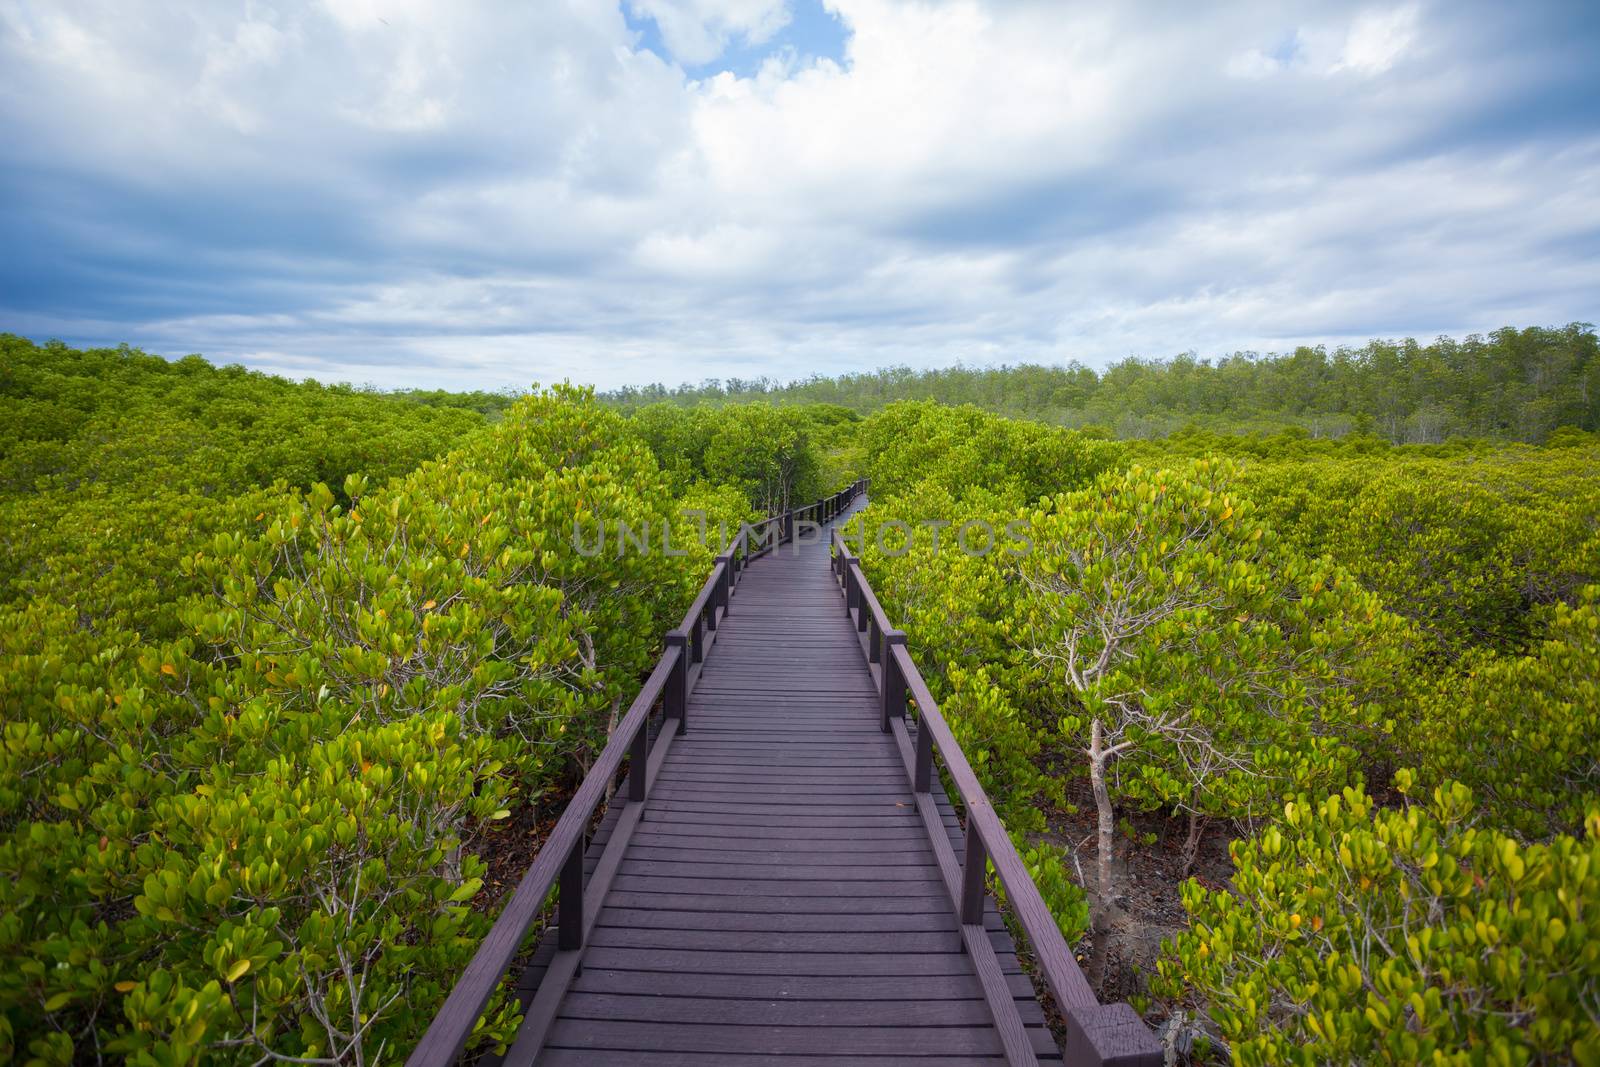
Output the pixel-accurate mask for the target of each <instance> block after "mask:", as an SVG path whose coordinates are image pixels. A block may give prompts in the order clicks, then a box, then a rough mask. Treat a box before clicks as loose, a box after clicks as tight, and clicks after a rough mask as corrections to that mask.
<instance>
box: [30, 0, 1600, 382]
mask: <svg viewBox="0 0 1600 1067" xmlns="http://www.w3.org/2000/svg"><path fill="white" fill-rule="evenodd" d="M829 7H830V9H831V10H833V11H835V12H836V13H837V15H838V17H839V18H840V19H841V20H842V22H843V24H844V25H845V26H846V28H847V29H848V31H849V33H850V37H849V40H848V45H847V53H846V55H845V56H843V57H842V58H841V60H840V61H838V62H835V61H833V60H831V59H819V60H801V59H799V58H797V56H796V55H795V53H793V52H787V53H784V54H783V55H781V56H777V57H775V58H773V59H772V60H770V61H769V62H767V63H766V64H764V65H762V66H761V67H760V69H759V71H758V73H756V74H755V75H754V76H751V77H738V76H735V75H734V74H732V73H722V74H719V75H717V76H714V77H708V78H704V79H701V80H691V79H689V78H686V77H685V75H684V74H683V72H682V70H681V69H680V66H678V65H674V64H673V63H671V62H667V61H663V60H662V59H660V58H658V57H657V56H655V55H653V54H651V53H650V52H648V51H645V50H643V49H641V48H640V47H638V43H637V41H636V40H635V35H634V34H633V33H631V32H630V30H629V28H628V26H627V23H626V22H625V20H624V18H623V16H622V12H621V11H620V9H617V8H607V7H605V6H604V5H599V4H592V3H583V2H578V0H572V2H569V3H562V4H540V5H532V6H526V7H507V6H502V5H498V4H489V3H484V4H475V3H465V2H463V3H458V4H452V5H448V6H445V5H434V4H429V3H423V2H422V0H408V2H405V3H394V2H388V0H385V2H384V3H381V4H379V3H375V2H373V0H337V2H332V0H330V2H328V3H321V2H315V0H256V2H255V3H253V4H252V5H250V6H249V8H248V9H245V10H239V9H233V8H226V7H223V6H219V5H211V4H202V3H194V4H192V5H189V6H187V7H186V8H178V7H176V6H175V7H173V8H171V9H147V10H141V11H139V12H131V11H130V10H129V9H127V8H126V6H125V5H122V4H116V3H112V2H111V0H77V2H72V3H61V4H56V3H51V4H34V3H19V2H17V0H0V134H3V136H0V181H4V182H5V185H4V186H3V188H4V189H5V190H6V191H7V194H8V195H7V197H6V199H5V201H3V202H0V232H6V233H9V232H12V230H13V229H15V228H16V227H21V226H25V225H26V226H44V227H46V229H45V230H43V231H40V232H41V234H42V236H41V238H40V239H39V240H38V241H37V242H36V244H35V245H34V246H32V247H36V248H37V249H38V250H39V251H36V252H35V253H34V254H33V255H31V256H30V257H27V261H26V262H24V261H23V260H22V259H21V258H18V259H16V260H15V262H13V264H12V265H11V266H10V267H9V268H7V267H5V266H4V265H0V328H9V329H13V330H17V331H19V332H23V333H27V334H31V335H39V336H48V335H51V334H57V335H62V336H65V337H68V338H71V339H78V340H102V341H112V342H115V341H121V340H127V341H129V342H131V343H136V344H142V345H145V346H147V347H149V348H151V349H153V350H157V351H167V352H174V353H183V352H189V351H203V352H206V353H207V354H209V355H211V356H213V357H215V358H220V359H224V360H226V359H244V360H249V361H253V362H254V363H256V364H258V365H261V366H264V367H270V368H273V369H280V370H283V371H284V372H285V373H291V372H292V373H297V374H298V373H306V372H308V371H313V372H315V373H318V374H320V375H323V376H327V377H334V378H337V377H349V378H354V379H356V380H366V379H369V378H370V379H374V380H378V381H383V382H387V383H390V384H404V383H409V382H418V383H425V384H442V385H455V386H460V385H465V384H470V383H478V384H488V385H497V384H506V383H515V382H519V381H520V382H525V381H527V380H529V379H532V378H539V379H541V380H545V381H550V380H555V379H558V378H561V377H567V376H571V377H575V378H579V379H592V380H599V381H601V382H602V383H606V384H616V383H620V382H624V381H639V380H648V379H653V378H657V377H663V378H666V379H668V380H679V379H683V378H691V379H692V378H698V377H701V376H702V375H706V374H720V375H724V376H725V375H729V374H739V375H741V376H746V377H748V376H752V375H754V374H759V373H762V372H767V373H773V374H778V375H789V374H794V375H803V374H806V373H809V372H811V371H812V370H824V371H826V370H842V369H847V368H850V367H860V366H872V365H878V364H881V363H884V362H888V361H900V360H904V361H907V362H912V363H918V364H925V363H932V362H940V361H950V360H954V359H957V358H968V359H974V358H976V359H983V358H1009V359H1022V358H1058V359H1068V358H1081V359H1085V360H1086V361H1089V362H1103V361H1104V360H1106V359H1110V358H1115V357H1118V356H1121V355H1126V354H1129V353H1130V352H1138V353H1143V354H1150V355H1160V354H1166V353H1170V352H1172V351H1178V350H1182V349H1187V348H1190V347H1196V348H1199V349H1201V350H1202V351H1219V350H1231V349H1233V348H1235V347H1263V348H1265V347H1272V346H1279V345H1291V344H1294V343H1298V342H1301V341H1322V340H1329V341H1338V340H1342V339H1360V338H1363V337H1365V336H1367V335H1369V334H1374V333H1381V334H1390V333H1395V332H1403V331H1415V332H1418V333H1422V334H1425V335H1426V334H1431V333H1434V332H1440V331H1452V332H1464V331H1468V330H1479V329H1486V328H1493V327H1496V326H1499V325H1504V324H1506V323H1508V322H1513V321H1515V322H1519V323H1531V322H1558V321H1566V320H1568V319H1572V318H1580V319H1591V320H1592V319H1593V318H1594V314H1595V310H1594V307H1593V297H1592V294H1593V293H1594V292H1596V291H1600V265H1597V264H1600V256H1597V255H1595V251H1596V249H1595V248H1594V247H1593V242H1592V239H1590V238H1586V237H1585V235H1587V234H1593V233H1594V232H1597V231H1600V191H1597V190H1600V181H1597V180H1596V179H1597V177H1600V122H1596V121H1595V120H1593V119H1589V120H1586V121H1583V122H1581V123H1578V124H1577V125H1568V126H1564V127H1562V126H1557V127H1552V128H1550V129H1546V130H1543V131H1538V130H1524V129H1523V128H1521V127H1520V126H1508V124H1507V123H1506V122H1505V121H1504V119H1503V115H1504V114H1505V113H1506V111H1507V109H1508V108H1511V107H1514V106H1528V105H1527V104H1526V102H1527V101H1529V100H1533V101H1539V100H1543V99H1548V100H1549V101H1550V102H1551V107H1552V110H1554V109H1555V103H1556V102H1557V101H1559V100H1561V99H1565V95H1564V94H1566V95H1570V93H1571V82H1570V81H1560V80H1552V79H1553V78H1555V77H1556V75H1555V74H1553V73H1552V72H1559V71H1561V70H1562V68H1561V67H1560V63H1559V62H1558V59H1559V58H1560V57H1561V56H1564V55H1565V53H1562V52H1560V50H1559V48H1558V47H1557V46H1558V45H1562V44H1564V42H1561V41H1559V40H1557V39H1556V35H1555V34H1554V33H1553V31H1550V30H1548V29H1541V28H1540V26H1538V25H1529V24H1525V22H1524V21H1520V20H1523V19H1526V18H1527V17H1528V16H1526V15H1519V14H1518V13H1517V12H1515V11H1512V10H1511V9H1509V8H1499V7H1493V6H1485V7H1481V8H1471V9H1468V10H1458V9H1457V8H1455V7H1444V6H1436V7H1430V8H1427V9H1423V8H1418V7H1415V6H1405V7H1391V8H1363V9H1349V8H1344V7H1337V6H1328V7H1309V8H1301V9H1297V10H1296V11H1295V12H1294V13H1293V17H1292V18H1286V17H1285V15H1284V14H1283V12H1282V9H1281V8H1280V7H1279V6H1277V5H1273V4H1267V3H1260V4H1256V5H1243V6H1237V7H1230V8H1229V9H1227V10H1226V11H1225V12H1222V13H1219V14H1214V15H1211V16H1208V18H1207V19H1205V20H1193V19H1172V18H1170V17H1166V16H1165V15H1163V14H1162V13H1161V12H1159V11H1156V10H1153V9H1152V10H1148V11H1146V10H1143V9H1140V8H1137V7H1134V6H1131V5H1120V6H1116V7H1108V8H1096V9H1093V10H1089V9H1086V8H1084V7H1080V6H1075V5H1074V6H1068V5H1060V4H1055V3H1046V2H1034V0H1006V2H993V3H980V2H978V0H943V2H938V3H932V2H926V0H922V2H911V0H830V3H829ZM634 11H635V13H636V14H638V15H639V16H640V17H651V18H654V19H655V20H656V22H657V25H658V26H659V27H660V29H661V33H662V37H663V40H664V41H666V43H667V47H668V49H669V50H670V51H671V52H672V54H673V56H674V58H675V59H676V60H677V62H678V64H690V65H692V64H693V63H694V62H696V61H695V60H694V59H692V58H691V56H702V55H706V54H708V53H707V50H708V49H710V50H714V51H713V52H711V53H710V54H712V55H715V54H720V53H721V52H722V51H723V50H724V49H725V48H726V47H727V46H728V44H729V43H730V42H732V41H735V40H738V41H746V42H749V41H761V40H771V35H772V34H773V33H774V32H776V29H777V27H778V26H779V25H781V20H782V19H785V18H788V17H789V14H790V9H789V7H788V6H787V5H786V4H784V3H781V2H777V0H740V2H729V3H711V2H709V0H706V2H687V0H685V2H674V3H670V4H669V3H667V0H641V2H640V3H638V4H636V5H635V7H634ZM1541 33H1542V34H1544V35H1545V37H1544V38H1541V37H1540V34H1541ZM1518 34H1520V35H1521V37H1520V41H1521V42H1522V43H1521V44H1520V45H1519V47H1518V48H1516V49H1509V48H1508V47H1507V41H1508V39H1510V38H1513V37H1516V36H1517V35H1518ZM1545 38H1548V41H1549V44H1548V48H1547V49H1546V50H1545V51H1543V52H1541V51H1540V50H1539V49H1538V48H1534V47H1530V46H1529V45H1528V44H1527V41H1528V40H1529V39H1532V40H1535V41H1537V40H1540V39H1545ZM1423 42H1426V47H1424V43H1423ZM1551 49H1555V51H1550V50H1551ZM1552 57H1556V58H1552ZM1562 61H1565V60H1562ZM1587 69H1588V68H1576V67H1574V68H1569V69H1566V70H1565V73H1561V75H1560V77H1562V78H1568V79H1570V78H1572V77H1589V78H1590V79H1591V80H1592V78H1593V76H1592V75H1588V74H1582V73H1579V74H1574V73H1573V71H1574V70H1587ZM8 204H9V206H7V205H8ZM24 213H25V217H24ZM41 220H42V221H41ZM1585 241H1588V244H1585ZM57 250H60V251H59V252H58V251H57ZM8 271H9V272H8ZM40 278H47V279H48V280H50V281H51V282H52V284H53V285H54V286H55V288H54V289H50V288H49V286H46V285H43V284H42V283H40V281H39V279H40ZM61 293H65V294H69V295H67V296H61V295H57V294H61ZM30 294H31V295H30Z"/></svg>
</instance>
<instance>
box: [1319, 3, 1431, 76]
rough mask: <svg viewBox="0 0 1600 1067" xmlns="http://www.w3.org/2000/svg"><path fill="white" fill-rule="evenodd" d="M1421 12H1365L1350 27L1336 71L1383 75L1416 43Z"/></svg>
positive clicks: (1399, 9) (1413, 9)
mask: <svg viewBox="0 0 1600 1067" xmlns="http://www.w3.org/2000/svg"><path fill="white" fill-rule="evenodd" d="M1418 21H1419V12H1418V10H1417V8H1416V5H1414V4H1408V5H1406V6H1404V7H1397V8H1395V9H1393V10H1391V11H1364V12H1362V13H1361V14H1360V15H1359V16H1357V17H1356V19H1355V21H1354V22H1353V23H1351V25H1350V32H1349V35H1348V36H1347V37H1346V38H1345V42H1344V50H1343V51H1342V52H1341V53H1340V55H1339V59H1338V60H1337V61H1336V62H1335V63H1334V65H1333V69H1334V70H1335V71H1340V70H1351V71H1355V72H1357V73H1359V74H1367V75H1372V74H1382V73H1383V72H1384V71H1386V70H1388V69H1389V68H1390V67H1392V66H1394V65H1395V63H1396V62H1397V61H1398V60H1399V59H1400V57H1402V56H1404V55H1405V54H1406V52H1407V51H1409V50H1410V49H1411V46H1412V44H1413V43H1414V42H1415V41H1416V36H1417V24H1418Z"/></svg>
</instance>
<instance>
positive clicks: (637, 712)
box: [406, 479, 866, 1067]
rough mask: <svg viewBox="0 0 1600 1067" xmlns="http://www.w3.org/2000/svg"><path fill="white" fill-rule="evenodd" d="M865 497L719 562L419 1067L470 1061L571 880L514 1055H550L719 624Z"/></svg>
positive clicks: (838, 500) (443, 1011) (764, 526)
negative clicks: (533, 935)
mask: <svg viewBox="0 0 1600 1067" xmlns="http://www.w3.org/2000/svg"><path fill="white" fill-rule="evenodd" d="M865 489H866V481H865V480H864V479H863V480H861V481H857V482H855V483H854V484H852V485H850V486H848V487H846V488H845V489H843V490H841V491H840V492H837V493H835V494H833V495H832V496H827V497H823V498H822V499H821V500H819V501H817V502H816V503H814V504H809V505H807V506H805V507H803V508H798V509H795V510H790V511H786V512H784V513H782V514H780V515H776V516H773V517H772V518H770V519H766V520H763V521H762V522H760V523H757V524H755V525H753V526H744V527H742V528H741V529H740V531H739V534H738V536H737V537H736V538H735V539H734V542H733V544H731V545H729V546H727V548H726V550H725V551H724V552H723V553H722V554H721V555H719V556H718V557H717V560H716V564H715V565H714V566H713V567H712V569H711V574H710V575H709V576H708V577H707V578H706V581H705V584H704V585H702V586H701V587H700V593H699V595H698V596H696V597H695V599H694V603H692V604H691V605H690V606H689V610H688V611H687V612H685V613H684V617H683V623H682V625H680V626H679V627H678V628H677V629H675V630H672V631H670V632H669V633H668V634H667V638H666V649H665V651H664V652H662V654H661V658H660V660H658V661H657V662H656V666H655V669H654V670H652V671H651V672H650V677H649V678H648V679H646V680H645V683H644V687H643V688H642V689H640V690H639V695H638V696H637V697H635V698H634V701H633V703H632V705H630V706H629V708H628V712H627V714H626V715H624V716H623V717H622V721H621V722H619V723H617V725H616V728H615V729H613V730H612V731H611V738H610V740H609V741H608V742H607V743H606V747H605V749H604V750H603V751H602V752H601V753H600V757H599V759H597V760H595V762H594V765H593V766H592V767H590V769H589V773H588V774H587V775H586V776H585V777H584V779H583V782H582V784H581V785H579V786H578V791H577V792H576V793H575V794H574V795H573V797H572V800H571V801H569V802H568V804H567V808H566V810H565V811H564V812H562V814H561V818H560V819H559V820H557V822H556V825H555V829H553V830H552V831H551V832H550V836H549V837H548V838H547V839H546V840H545V843H544V845H543V846H541V847H540V849H539V852H538V854H537V855H536V856H534V859H533V865H532V866H530V867H529V868H528V871H527V873H526V874H524V875H523V876H522V881H521V882H519V883H518V884H517V888H516V890H515V891H514V892H513V893H512V894H511V899H510V900H509V901H507V902H506V905H505V908H504V909H503V910H502V911H501V912H500V917H499V918H498V919H497V920H495V924H494V926H493V927H491V928H490V930H489V933H488V935H487V936H486V937H485V938H484V939H483V943H482V944H481V945H479V946H478V951H477V954H476V955H474V956H473V957H472V962H471V963H469V964H467V968H466V970H465V971H463V972H462V974H461V978H460V980H459V981H457V982H456V985H455V988H454V989H452V990H451V991H450V995H449V996H448V997H447V998H446V999H445V1002H444V1004H443V1005H442V1006H441V1007H440V1009H439V1014H438V1015H436V1016H435V1017H434V1020H433V1022H432V1023H431V1024H430V1025H429V1026H428V1031H427V1033H426V1034H424V1035H423V1037H422V1040H421V1042H419V1043H418V1044H417V1047H416V1049H414V1050H413V1051H412V1053H411V1056H410V1058H409V1059H408V1060H407V1061H406V1063H407V1064H408V1067H446V1065H448V1064H452V1063H454V1062H455V1061H456V1058H457V1057H459V1056H460V1055H461V1050H462V1049H463V1048H464V1047H465V1045H466V1043H467V1039H468V1038H469V1037H471V1036H472V1031H473V1029H474V1027H476V1026H477V1023H478V1019H479V1018H480V1017H481V1016H482V1015H483V1009H484V1007H485V1006H486V1005H487V1004H488V1003H489V998H490V997H491V996H492V995H493V994H494V990H495V988H496V987H497V986H499V984H500V981H501V980H502V979H503V978H504V977H505V975H506V972H507V971H508V970H509V969H510V967H511V964H512V961H514V960H515V959H516V958H517V955H518V953H519V952H520V951H521V948H522V943H523V941H524V939H525V938H526V937H527V935H528V931H529V930H530V929H532V927H533V923H534V920H535V919H537V918H538V917H539V914H540V912H541V911H543V909H544V903H545V900H546V898H548V897H549V895H550V890H551V889H552V888H554V887H555V886H556V884H557V882H558V880H559V883H560V895H559V899H560V909H559V911H558V913H557V919H556V922H557V930H558V932H557V948H558V951H557V953H556V955H555V957H554V959H553V961H552V962H551V964H550V966H549V968H548V970H546V972H545V976H544V979H543V981H542V982H541V983H540V985H539V990H538V993H537V994H536V996H535V997H534V1000H533V1002H532V1003H531V1004H529V1005H528V1007H527V1011H526V1013H525V1016H524V1022H523V1025H522V1028H521V1029H520V1030H519V1031H518V1035H517V1041H516V1045H515V1046H513V1057H512V1058H515V1051H516V1049H517V1048H519V1047H530V1048H531V1049H532V1050H537V1049H538V1048H539V1047H540V1045H541V1044H542V1043H543V1041H544V1034H545V1032H546V1031H547V1030H548V1029H549V1026H550V1023H551V1021H552V1020H553V1019H554V1018H555V1012H556V1009H557V1007H558V1006H559V1004H560V1000H561V997H562V996H563V995H564V994H565V992H566V989H567V985H568V983H569V982H570V981H571V979H572V977H573V975H574V974H576V973H577V969H578V961H579V959H580V958H581V955H582V952H583V945H584V940H585V939H586V938H587V936H588V934H589V931H590V928H591V927H592V926H593V925H594V916H595V914H596V913H597V912H598V911H599V906H600V903H601V901H602V900H603V899H604V898H605V894H606V890H607V888H608V887H609V885H610V883H611V879H612V877H613V876H614V875H615V874H616V870H617V867H618V865H619V864H620V863H621V860H622V853H623V851H624V850H625V849H626V847H627V844H628V840H629V838H630V837H631V836H632V834H633V829H634V827H635V826H637V825H638V822H639V817H640V815H641V814H642V812H643V808H644V802H645V800H646V798H647V797H648V796H649V792H650V783H651V782H652V781H654V780H655V778H656V772H657V771H658V770H659V768H660V766H661V763H662V761H663V760H664V759H665V758H666V753H667V750H668V748H669V747H670V746H671V744H672V740H673V738H674V737H676V736H678V735H680V734H682V733H684V732H685V731H686V730H687V729H688V725H689V724H688V721H687V715H688V707H689V693H690V692H691V690H693V688H694V683H695V681H696V679H697V678H698V677H699V674H700V665H701V664H702V663H703V662H704V660H705V654H706V651H707V650H708V649H709V648H710V646H711V644H712V642H713V641H714V640H715V639H716V630H717V624H718V623H719V622H720V621H721V619H722V617H723V616H724V615H725V614H727V611H728V607H729V603H730V601H731V599H732V597H733V594H734V591H735V589H736V588H737V586H738V582H739V576H740V574H741V573H742V572H743V571H744V568H745V566H746V565H747V564H748V563H749V561H750V560H751V559H754V558H756V557H757V556H760V555H762V554H764V553H766V552H770V551H771V550H772V549H774V548H776V547H777V546H778V545H780V544H785V543H788V542H790V541H792V540H794V538H795V536H796V532H797V526H798V524H799V523H802V522H811V523H816V524H817V525H819V526H820V525H821V524H822V523H824V522H827V521H829V520H830V519H832V518H834V517H836V516H838V515H839V514H841V513H842V512H843V511H844V510H845V509H846V508H848V507H849V506H850V504H851V503H852V502H853V501H854V500H855V499H856V497H858V496H860V495H861V493H862V492H863V491H864V490H865ZM658 705H659V706H660V707H661V709H662V721H661V725H660V729H659V730H658V731H657V733H656V735H655V738H654V743H652V741H651V736H650V731H649V729H647V726H648V724H649V722H650V717H651V714H652V713H653V712H654V710H655V709H656V707H657V706H658ZM624 760H627V765H628V777H627V786H628V788H627V792H626V796H625V801H626V804H627V807H626V808H625V809H624V811H623V813H622V816H621V818H619V819H618V821H617V825H616V827H615V828H614V829H613V830H612V833H611V837H610V840H609V841H608V842H607V843H606V847H605V851H604V853H603V854H602V856H601V857H600V861H599V863H598V864H597V865H596V867H595V869H594V871H593V873H592V874H591V875H590V876H589V878H588V879H587V883H586V880H585V877H584V850H585V847H586V844H587V842H586V833H587V830H588V828H589V825H590V822H591V820H592V818H593V816H594V814H595V811H596V809H597V808H598V807H599V806H600V804H601V803H602V802H603V801H605V799H606V795H607V792H608V791H609V789H610V786H611V784H612V783H613V782H614V781H615V780H616V777H617V775H618V773H619V772H620V771H621V770H622V767H623V761H624Z"/></svg>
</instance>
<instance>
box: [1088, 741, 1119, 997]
mask: <svg viewBox="0 0 1600 1067" xmlns="http://www.w3.org/2000/svg"><path fill="white" fill-rule="evenodd" d="M1106 761H1107V755H1106V744H1105V730H1104V728H1103V727H1102V726H1101V725H1100V720H1099V719H1098V718H1097V719H1095V720H1094V722H1093V724H1092V725H1091V726H1090V728H1089V784H1090V785H1091V786H1093V787H1094V806H1095V813H1096V816H1097V818H1096V827H1095V856H1094V867H1095V888H1096V893H1095V896H1096V905H1095V909H1094V928H1093V946H1094V953H1093V956H1092V958H1091V959H1090V961H1089V980H1090V981H1091V982H1092V983H1093V984H1094V985H1095V986H1097V987H1098V986H1099V985H1100V983H1101V982H1102V981H1103V980H1104V978H1105V968H1106V962H1107V960H1106V956H1107V951H1108V949H1109V948H1110V941H1111V912H1112V908H1113V907H1114V906H1115V905H1114V904H1113V901H1114V900H1115V899H1116V885H1115V878H1116V874H1115V869H1114V859H1115V856H1114V850H1115V848H1116V832H1117V819H1116V811H1115V809H1113V808H1112V806H1111V790H1110V789H1109V788H1107V786H1106Z"/></svg>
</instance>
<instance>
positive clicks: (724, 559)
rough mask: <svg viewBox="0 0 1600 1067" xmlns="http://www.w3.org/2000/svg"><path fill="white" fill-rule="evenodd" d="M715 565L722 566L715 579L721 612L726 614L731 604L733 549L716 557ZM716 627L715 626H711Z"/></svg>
mask: <svg viewBox="0 0 1600 1067" xmlns="http://www.w3.org/2000/svg"><path fill="white" fill-rule="evenodd" d="M717 566H719V567H721V568H722V575H721V577H720V578H719V579H718V581H717V599H718V600H719V601H720V602H721V604H720V606H721V608H722V613H723V614H724V615H726V614H727V613H728V609H729V608H730V607H732V606H733V550H732V549H729V550H728V551H726V552H724V553H723V554H722V555H720V556H718V557H717ZM712 629H713V630H714V629H716V626H714V625H713V626H712Z"/></svg>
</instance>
